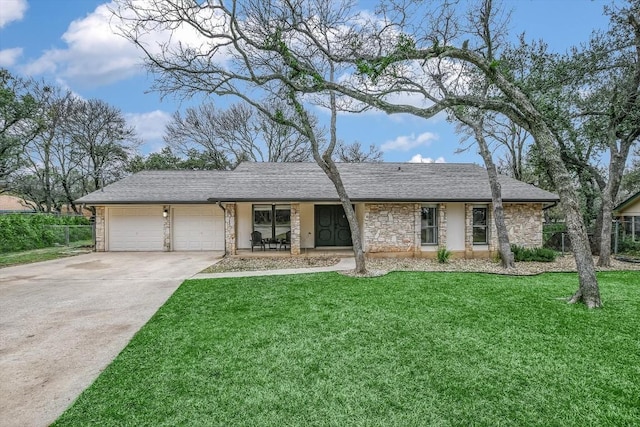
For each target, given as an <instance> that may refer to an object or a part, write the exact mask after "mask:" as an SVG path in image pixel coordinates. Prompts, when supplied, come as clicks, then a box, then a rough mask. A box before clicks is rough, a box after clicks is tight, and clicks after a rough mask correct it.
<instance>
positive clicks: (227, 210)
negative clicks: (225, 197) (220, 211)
mask: <svg viewBox="0 0 640 427" xmlns="http://www.w3.org/2000/svg"><path fill="white" fill-rule="evenodd" d="M236 226H237V224H236V204H235V203H227V204H226V205H225V207H224V250H225V252H226V253H227V255H235V254H236V252H237V249H238V246H237V245H238V242H237V239H236Z"/></svg>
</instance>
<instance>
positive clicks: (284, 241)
mask: <svg viewBox="0 0 640 427" xmlns="http://www.w3.org/2000/svg"><path fill="white" fill-rule="evenodd" d="M287 247H289V248H291V231H287V233H286V234H285V238H284V239H282V240H280V249H282V248H285V249H287Z"/></svg>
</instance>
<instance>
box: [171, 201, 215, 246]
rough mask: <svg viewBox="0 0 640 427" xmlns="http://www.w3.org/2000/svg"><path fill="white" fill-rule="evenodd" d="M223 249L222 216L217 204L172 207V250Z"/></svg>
mask: <svg viewBox="0 0 640 427" xmlns="http://www.w3.org/2000/svg"><path fill="white" fill-rule="evenodd" d="M223 249H224V217H223V213H222V209H220V208H219V207H218V206H176V207H174V208H173V250H174V251H220V250H223Z"/></svg>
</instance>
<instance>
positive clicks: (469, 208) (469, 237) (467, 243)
mask: <svg viewBox="0 0 640 427" xmlns="http://www.w3.org/2000/svg"><path fill="white" fill-rule="evenodd" d="M464 231H465V233H464V257H465V258H467V259H469V258H473V205H472V204H471V203H465V205H464Z"/></svg>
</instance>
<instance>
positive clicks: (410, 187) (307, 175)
mask: <svg viewBox="0 0 640 427" xmlns="http://www.w3.org/2000/svg"><path fill="white" fill-rule="evenodd" d="M338 169H339V170H340V175H341V177H342V180H343V182H344V185H345V188H346V190H347V193H348V194H349V196H350V198H351V199H352V200H353V201H354V202H355V201H416V202H418V201H419V202H436V201H437V202H452V201H465V202H489V201H491V190H490V188H489V181H488V178H487V172H486V170H485V169H484V168H482V167H480V166H477V165H473V164H463V163H339V164H338ZM500 183H501V186H502V198H503V200H504V201H506V202H516V201H517V202H543V203H552V202H555V201H557V200H558V197H557V196H556V195H555V194H553V193H550V192H548V191H545V190H542V189H539V188H537V187H535V186H533V185H530V184H526V183H524V182H521V181H517V180H515V179H513V178H509V177H506V176H500ZM337 200H338V196H337V192H336V190H335V187H334V186H333V184H332V183H331V181H330V180H329V178H328V177H327V176H326V175H325V174H324V172H323V171H322V170H321V169H320V167H319V166H318V165H316V164H315V163H249V162H245V163H242V164H241V165H239V166H238V167H237V168H236V169H235V170H234V171H144V172H139V173H137V174H135V175H132V176H130V177H127V178H124V179H123V180H121V181H118V182H116V183H114V184H111V185H108V186H106V187H105V188H104V189H103V190H98V191H96V192H93V193H91V194H88V195H86V196H84V197H82V198H80V199H79V200H77V203H86V204H90V205H99V204H116V203H166V204H170V203H207V201H223V202H231V201H254V202H260V201H264V202H267V201H273V202H275V201H292V202H293V201H337Z"/></svg>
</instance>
